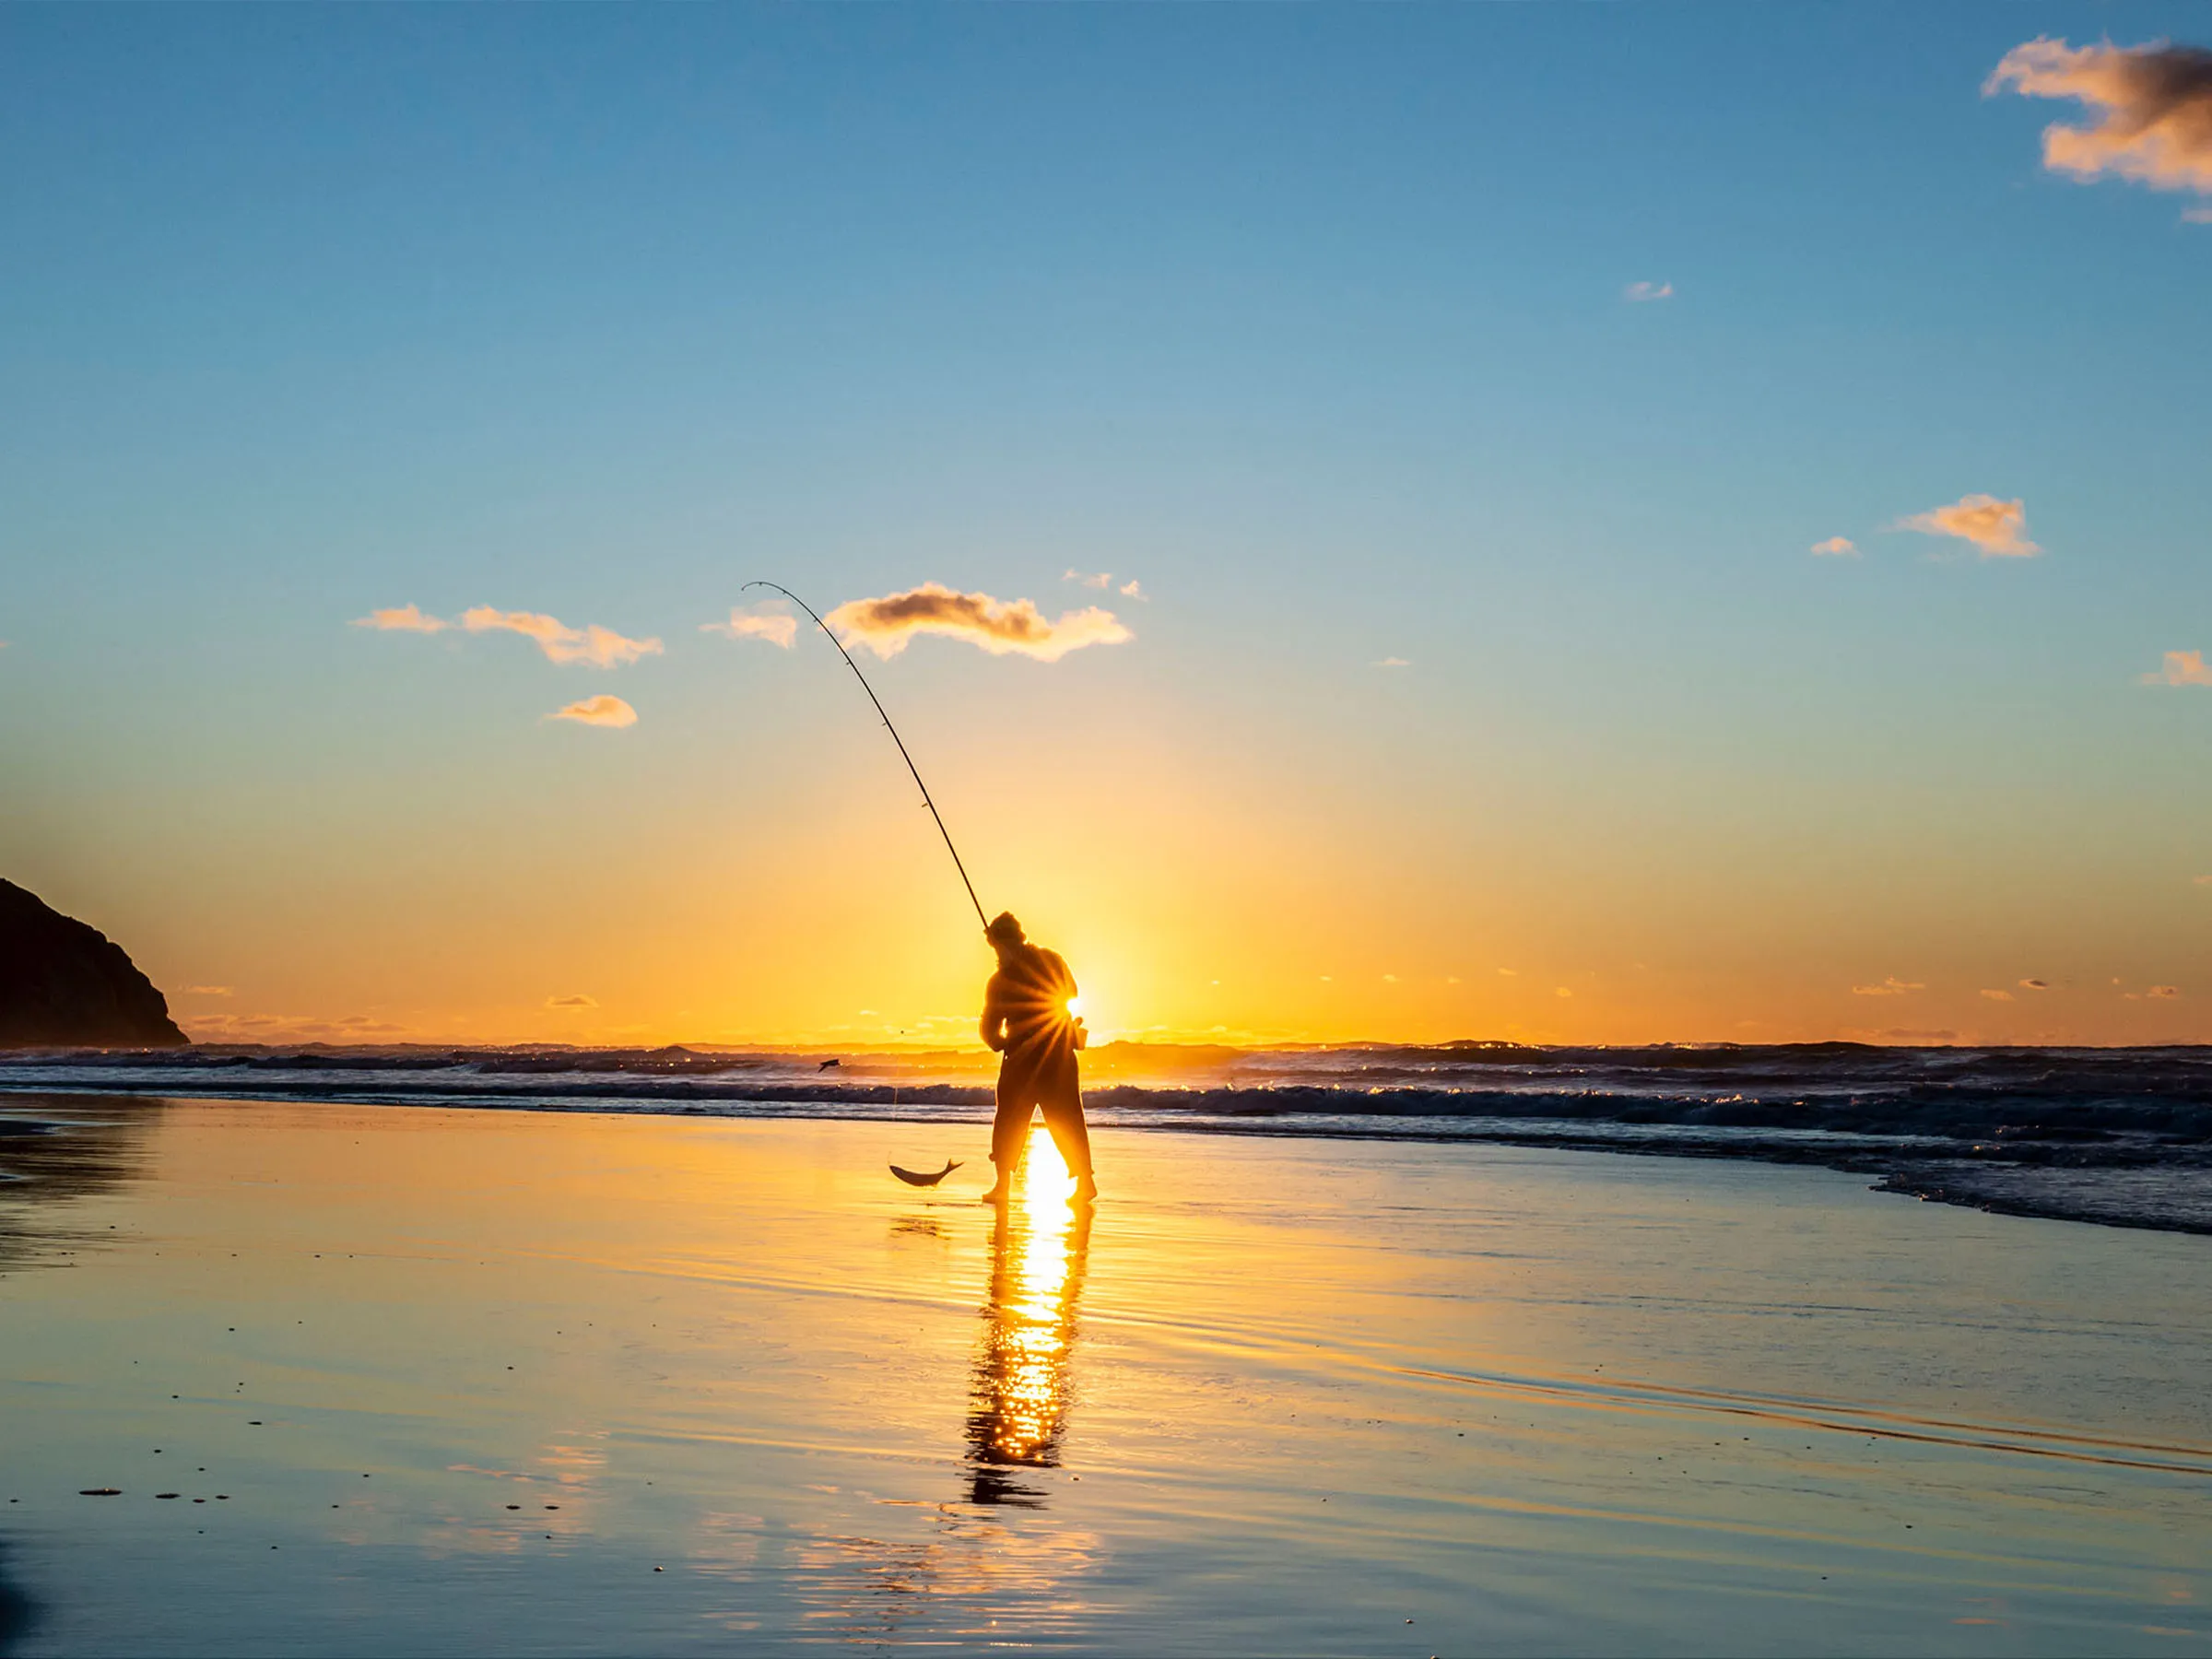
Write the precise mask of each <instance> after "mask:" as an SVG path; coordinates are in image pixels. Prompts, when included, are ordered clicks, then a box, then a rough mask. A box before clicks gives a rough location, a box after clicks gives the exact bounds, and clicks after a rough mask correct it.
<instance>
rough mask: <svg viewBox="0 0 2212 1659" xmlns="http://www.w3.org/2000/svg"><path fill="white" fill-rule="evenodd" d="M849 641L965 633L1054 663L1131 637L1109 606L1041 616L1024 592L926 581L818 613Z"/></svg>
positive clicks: (884, 648)
mask: <svg viewBox="0 0 2212 1659" xmlns="http://www.w3.org/2000/svg"><path fill="white" fill-rule="evenodd" d="M822 619H823V620H824V621H825V622H827V623H829V625H830V628H831V629H834V630H835V631H836V632H837V634H838V636H839V637H840V638H841V639H842V640H843V641H845V642H846V644H848V645H854V644H859V645H865V646H866V647H867V648H868V649H869V650H871V651H873V652H874V653H876V654H877V656H879V657H893V656H896V655H898V654H899V653H900V652H901V651H904V650H905V649H906V647H907V643H908V641H911V640H912V639H913V638H914V637H915V636H916V635H917V634H944V635H947V636H948V637H950V638H952V639H956V640H965V641H968V642H969V643H970V644H971V645H974V646H976V647H978V648H979V649H981V650H983V651H987V652H989V653H991V654H992V655H993V656H1005V655H1006V654H1008V653H1018V654H1020V655H1022V656H1028V657H1035V658H1036V659H1037V660H1038V661H1039V662H1041V663H1056V662H1058V661H1059V660H1060V659H1061V658H1062V657H1064V656H1065V655H1066V654H1067V653H1069V652H1071V651H1080V650H1082V649H1083V648H1084V647H1085V646H1086V645H1119V644H1121V643H1122V642H1123V641H1125V640H1131V639H1134V638H1135V635H1134V634H1132V633H1131V632H1130V631H1129V629H1127V628H1125V627H1124V626H1123V624H1122V622H1121V621H1120V619H1119V618H1116V617H1115V616H1114V614H1113V613H1112V611H1107V610H1100V608H1099V607H1098V606H1095V605H1094V606H1088V607H1087V608H1085V609H1083V610H1079V611H1068V612H1065V613H1064V614H1063V615H1062V616H1061V618H1060V619H1059V620H1058V621H1056V622H1054V621H1047V620H1046V619H1045V618H1044V616H1043V614H1042V613H1041V612H1040V611H1039V610H1038V608H1037V606H1036V605H1035V604H1034V603H1033V602H1032V601H1030V600H1028V599H994V598H993V597H992V596H991V595H990V594H962V593H959V592H956V591H955V590H953V589H951V588H948V587H947V586H945V585H944V584H943V583H942V582H924V583H923V584H922V585H921V586H920V587H917V588H910V589H908V590H907V591H906V592H905V593H902V594H884V595H883V596H882V597H881V598H877V599H851V600H847V601H846V602H845V603H844V604H842V605H841V606H838V607H837V608H836V609H835V610H833V611H831V612H830V614H829V615H828V616H827V617H825V618H822Z"/></svg>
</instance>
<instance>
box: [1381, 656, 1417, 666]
mask: <svg viewBox="0 0 2212 1659" xmlns="http://www.w3.org/2000/svg"><path fill="white" fill-rule="evenodd" d="M1375 666H1376V667H1378V668H1410V667H1412V666H1413V665H1412V664H1411V663H1409V662H1407V661H1406V659H1405V658H1404V657H1383V658H1382V659H1381V660H1380V661H1378V662H1377V663H1376V664H1375Z"/></svg>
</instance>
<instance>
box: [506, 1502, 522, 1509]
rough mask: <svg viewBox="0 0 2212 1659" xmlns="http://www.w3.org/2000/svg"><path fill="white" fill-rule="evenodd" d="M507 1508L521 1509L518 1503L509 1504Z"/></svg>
mask: <svg viewBox="0 0 2212 1659" xmlns="http://www.w3.org/2000/svg"><path fill="white" fill-rule="evenodd" d="M507 1507H508V1508H509V1509H521V1508H522V1507H523V1506H522V1505H521V1504H519V1503H511V1504H509V1505H508V1506H507Z"/></svg>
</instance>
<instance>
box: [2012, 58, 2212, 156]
mask: <svg viewBox="0 0 2212 1659" xmlns="http://www.w3.org/2000/svg"><path fill="white" fill-rule="evenodd" d="M2006 88H2010V89H2012V90H2013V91H2016V92H2018V93H2020V94H2021V95H2022V96H2024V97H2028V98H2071V99H2076V100H2079V101H2080V102H2082V103H2084V104H2087V105H2088V106H2089V110H2090V112H2091V113H2092V114H2093V116H2094V117H2095V119H2094V122H2093V124H2090V125H2088V126H2068V125H2066V124H2065V123H2064V122H2053V124H2051V125H2049V126H2047V127H2045V128H2044V129H2043V165H2044V166H2045V167H2047V168H2049V169H2050V170H2051V171H2053V172H2063V173H2072V174H2073V175H2074V176H2075V177H2076V178H2077V179H2094V178H2097V177H2099V176H2100V175H2101V174H2105V173H2112V174H2115V175H2117V176H2118V177H2120V178H2123V179H2133V180H2136V182H2139V183H2143V184H2147V185H2149V186H2150V187H2151V188H2152V189H2154V190H2191V191H2195V192H2197V193H2198V194H2212V52H2206V51H2205V50H2204V49H2203V48H2202V47H2198V46H2176V45H2174V44H2173V43H2172V42H2171V41H2150V42H2149V43H2148V44H2147V45H2142V46H2114V45H2112V43H2111V42H2110V41H2105V42H2103V43H2101V44H2100V45H2095V46H2079V47H2077V46H2069V45H2068V44H2066V42H2065V41H2053V40H2052V39H2051V38H2050V37H2049V36H2047V35H2039V36H2038V37H2037V38H2036V39H2034V40H2032V41H2027V42H2026V43H2025V44H2023V45H2019V46H2015V47H2014V48H2013V49H2012V50H2011V51H2010V52H2008V53H2006V54H2005V56H2004V59H2003V60H2002V61H2001V62H2000V63H1999V64H1998V65H1997V66H1996V68H1995V69H1994V70H1993V71H1991V73H1990V76H1989V79H1988V80H1987V81H1986V82H1985V83H1983V88H1982V91H1983V96H1984V97H1988V96H1991V95H1993V94H1995V93H1998V92H2002V91H2005V90H2006Z"/></svg>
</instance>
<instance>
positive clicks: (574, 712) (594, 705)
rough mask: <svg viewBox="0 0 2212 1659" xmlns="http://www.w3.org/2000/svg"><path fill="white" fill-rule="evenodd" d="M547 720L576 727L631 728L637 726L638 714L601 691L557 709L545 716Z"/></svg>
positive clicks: (621, 701) (624, 703) (616, 698)
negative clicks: (573, 723) (563, 722)
mask: <svg viewBox="0 0 2212 1659" xmlns="http://www.w3.org/2000/svg"><path fill="white" fill-rule="evenodd" d="M546 718H547V720H572V721H574V722H576V724H578V725H592V726H614V727H621V726H633V725H636V724H638V712H637V711H636V710H635V709H633V708H631V707H630V706H629V704H628V703H626V702H624V701H623V700H621V699H620V698H618V697H609V696H608V695H607V694H606V692H604V691H602V692H601V693H600V694H599V695H598V696H596V697H587V698H584V699H583V700H582V701H580V702H572V703H571V704H570V705H569V706H568V707H567V708H565V709H558V710H556V711H554V712H552V713H550V714H548V715H547V716H546Z"/></svg>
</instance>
